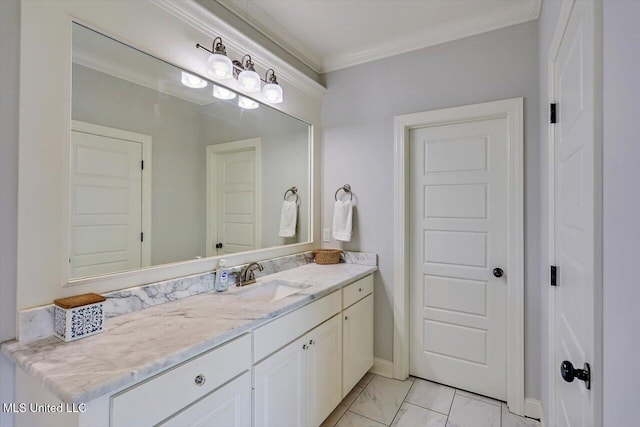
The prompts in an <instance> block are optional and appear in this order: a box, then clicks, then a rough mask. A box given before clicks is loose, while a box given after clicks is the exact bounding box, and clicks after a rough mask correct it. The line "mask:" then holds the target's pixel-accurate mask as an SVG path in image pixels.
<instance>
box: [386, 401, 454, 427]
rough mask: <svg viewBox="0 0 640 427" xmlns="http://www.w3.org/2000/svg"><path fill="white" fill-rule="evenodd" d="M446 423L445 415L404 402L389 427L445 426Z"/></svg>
mask: <svg viewBox="0 0 640 427" xmlns="http://www.w3.org/2000/svg"><path fill="white" fill-rule="evenodd" d="M446 424H447V416H446V415H442V414H439V413H437V412H434V411H430V410H428V409H425V408H421V407H420V406H416V405H412V404H410V403H406V402H405V403H403V404H402V406H401V407H400V410H399V411H398V415H396V419H395V420H393V423H392V424H391V427H417V426H420V427H445V426H446Z"/></svg>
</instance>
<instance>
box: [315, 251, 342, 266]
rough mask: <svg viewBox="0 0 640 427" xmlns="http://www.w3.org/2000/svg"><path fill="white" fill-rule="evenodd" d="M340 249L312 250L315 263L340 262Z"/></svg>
mask: <svg viewBox="0 0 640 427" xmlns="http://www.w3.org/2000/svg"><path fill="white" fill-rule="evenodd" d="M341 253H342V251H341V250H340V249H320V250H317V251H313V255H315V257H316V264H321V265H328V264H338V263H339V262H340V254H341Z"/></svg>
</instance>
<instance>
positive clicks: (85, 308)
mask: <svg viewBox="0 0 640 427" xmlns="http://www.w3.org/2000/svg"><path fill="white" fill-rule="evenodd" d="M93 295H95V297H98V298H89V300H98V299H101V301H96V302H91V303H88V304H83V305H77V306H75V307H74V306H72V305H74V304H73V303H71V304H64V302H66V301H69V300H73V299H74V298H77V297H72V298H65V299H62V300H56V301H55V302H54V306H53V307H54V319H55V324H54V335H55V336H56V337H58V338H60V339H61V340H62V341H75V340H77V339H80V338H84V337H88V336H91V335H95V334H97V333H99V332H102V331H103V329H104V301H105V298H104V297H102V296H100V295H96V294H93ZM81 297H87V296H86V295H82V296H81ZM76 301H77V300H76ZM61 302H62V304H61ZM67 307H68V308H67Z"/></svg>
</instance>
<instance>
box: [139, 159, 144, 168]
mask: <svg viewBox="0 0 640 427" xmlns="http://www.w3.org/2000/svg"><path fill="white" fill-rule="evenodd" d="M140 169H142V170H144V160H140Z"/></svg>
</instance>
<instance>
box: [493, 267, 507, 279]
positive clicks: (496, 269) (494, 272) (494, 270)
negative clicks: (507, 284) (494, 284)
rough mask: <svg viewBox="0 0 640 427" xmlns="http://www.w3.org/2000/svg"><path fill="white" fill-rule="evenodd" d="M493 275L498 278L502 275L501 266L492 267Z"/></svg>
mask: <svg viewBox="0 0 640 427" xmlns="http://www.w3.org/2000/svg"><path fill="white" fill-rule="evenodd" d="M493 275H494V276H496V277H498V278H500V277H502V276H503V275H504V271H502V269H501V268H494V269H493Z"/></svg>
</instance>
